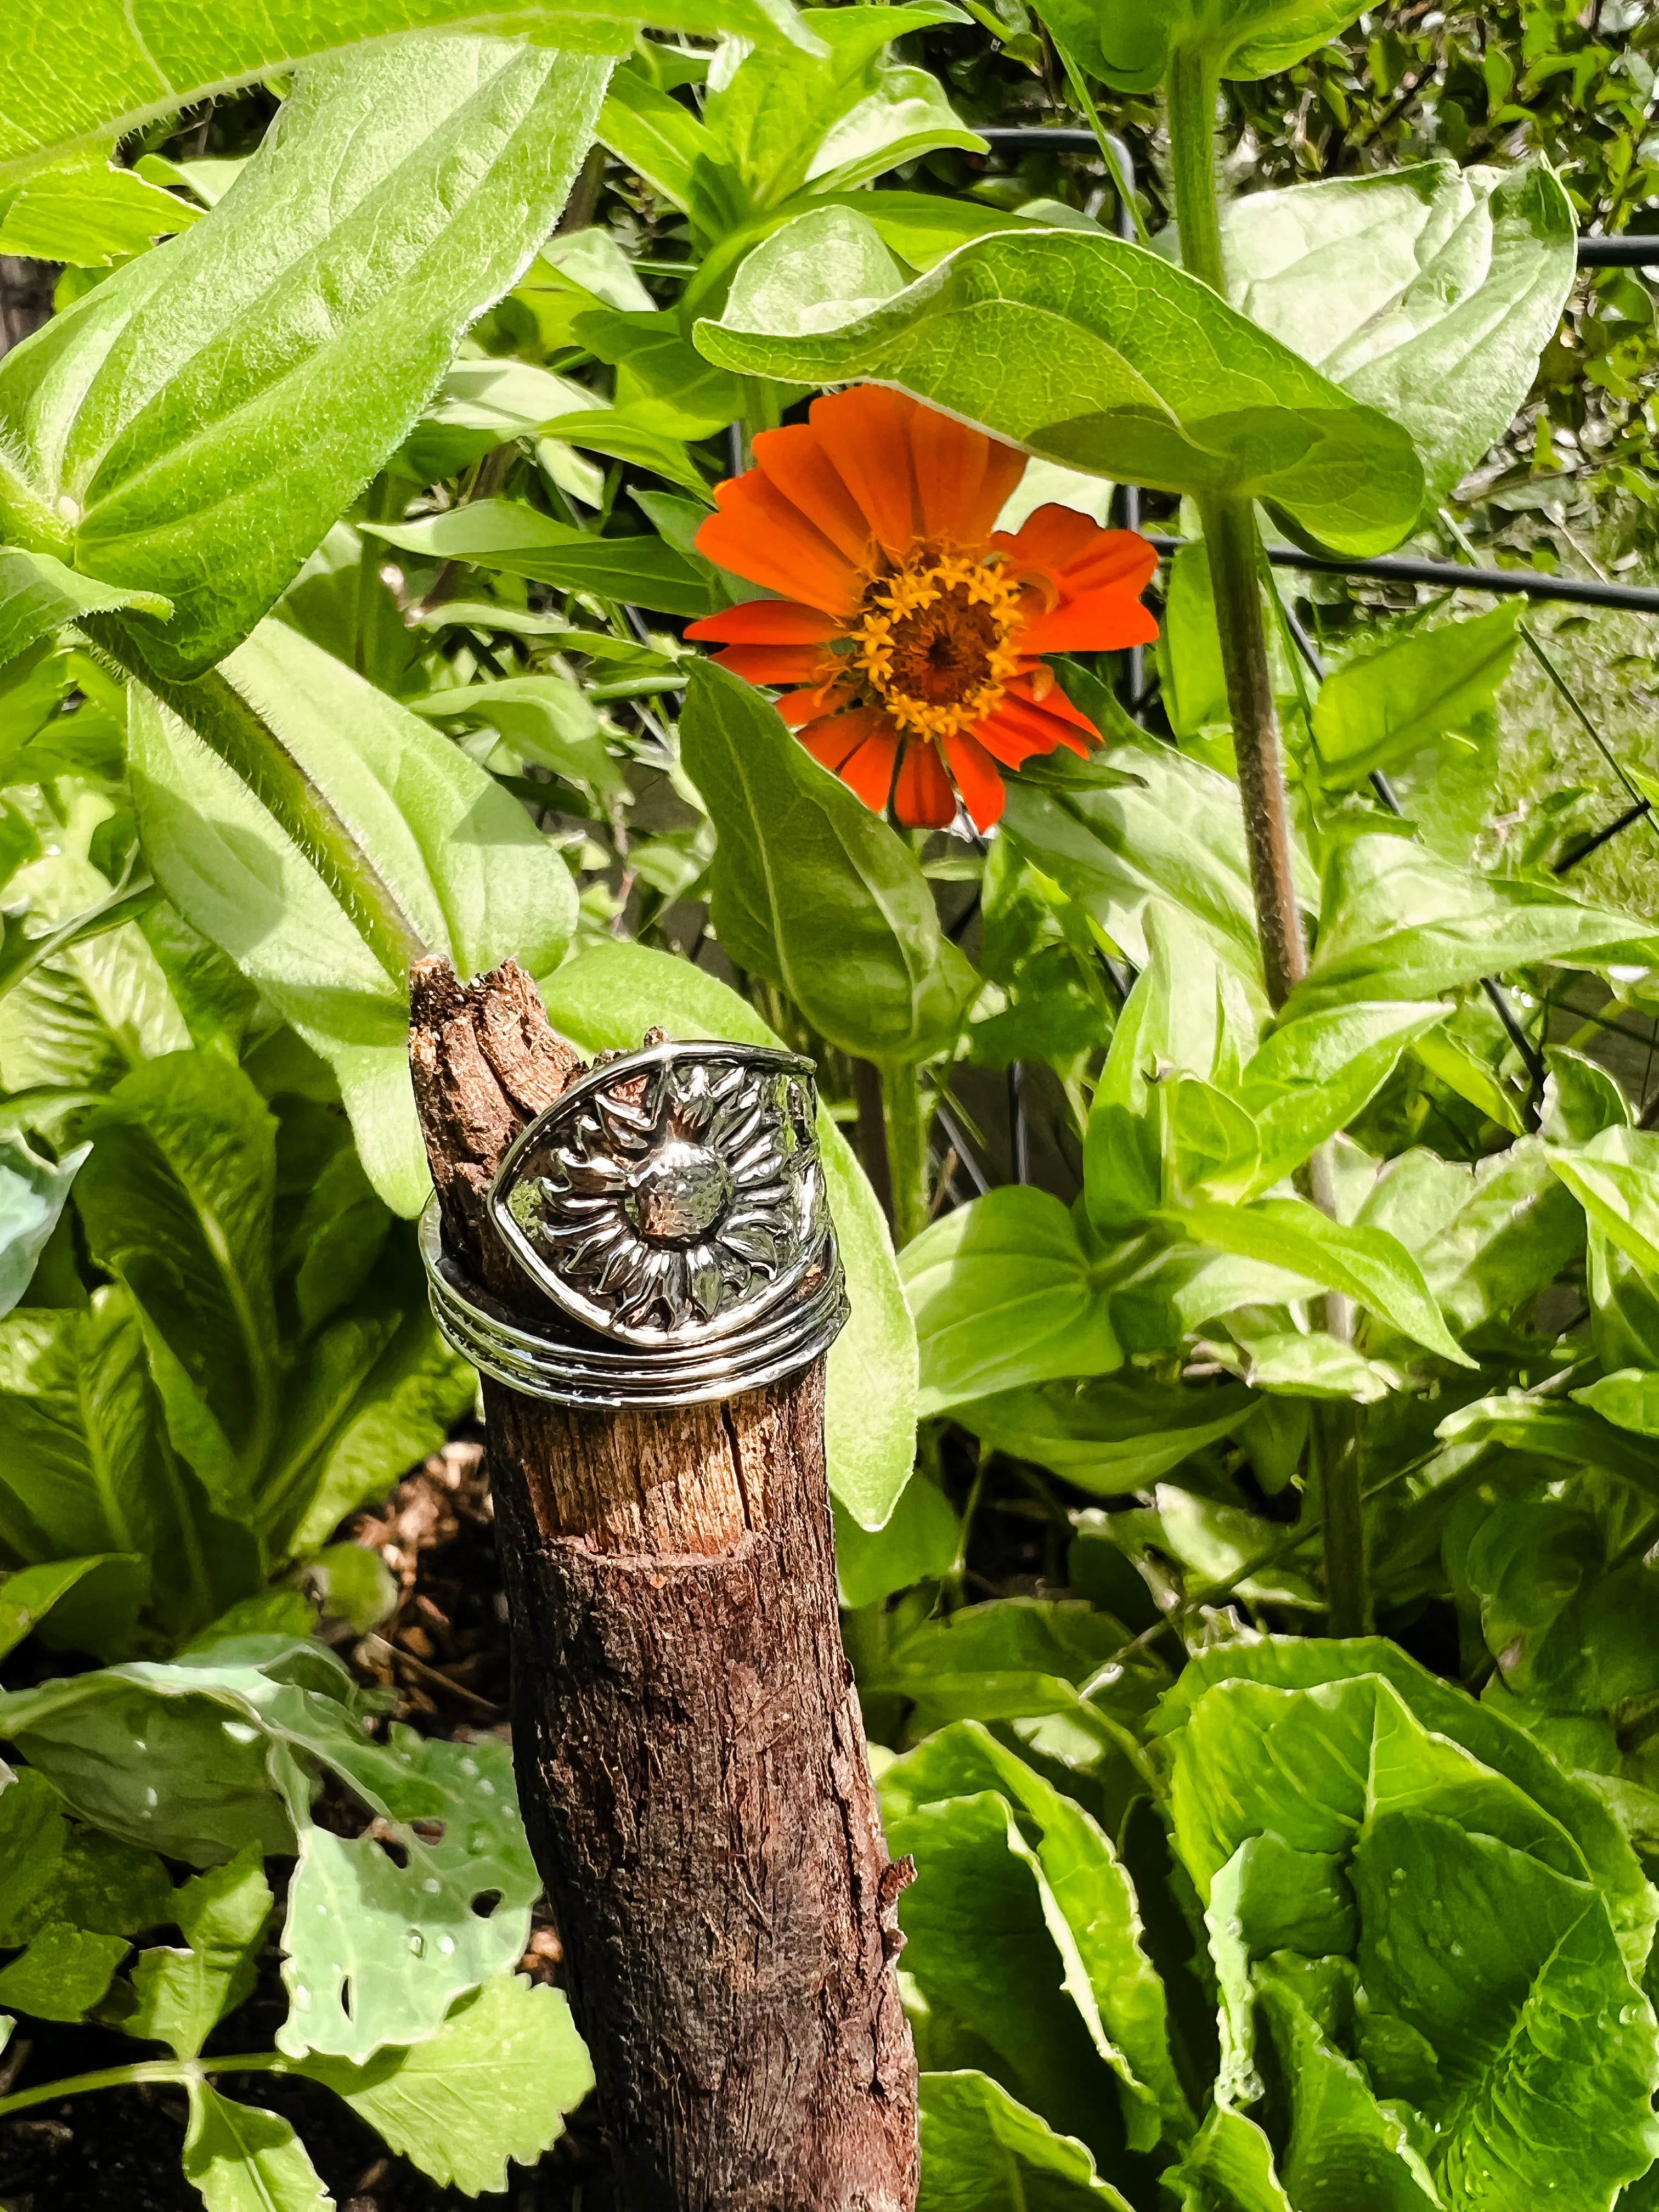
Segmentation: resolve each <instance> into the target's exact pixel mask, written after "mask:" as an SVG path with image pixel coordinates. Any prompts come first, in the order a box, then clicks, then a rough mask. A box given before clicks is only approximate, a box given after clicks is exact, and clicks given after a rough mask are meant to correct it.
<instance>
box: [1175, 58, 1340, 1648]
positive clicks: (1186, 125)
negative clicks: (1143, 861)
mask: <svg viewBox="0 0 1659 2212" xmlns="http://www.w3.org/2000/svg"><path fill="white" fill-rule="evenodd" d="M1219 88H1220V86H1219V79H1218V76H1217V73H1216V70H1215V68H1214V66H1213V64H1212V63H1211V62H1210V61H1209V60H1208V59H1207V58H1206V57H1205V56H1204V55H1202V54H1200V53H1194V52H1182V51H1181V50H1180V49H1177V50H1176V53H1175V55H1174V56H1173V58H1172V59H1171V62H1170V77H1169V83H1168V87H1167V96H1168V102H1169V124H1170V169H1171V173H1172V175H1173V178H1174V183H1175V200H1176V221H1177V222H1178V224H1179V226H1180V231H1181V258H1182V266H1183V267H1184V268H1185V269H1187V270H1188V271H1189V272H1190V273H1191V274H1192V275H1193V276H1197V277H1200V278H1201V279H1202V281H1203V282H1204V283H1206V284H1208V285H1209V286H1210V288H1211V289H1212V291H1215V292H1218V293H1219V294H1220V295H1221V296H1222V297H1223V298H1224V299H1225V296H1226V291H1227V272H1226V264H1225V258H1224V256H1223V253H1222V246H1221V200H1220V194H1219V192H1218V189H1217V179H1216V147H1215V111H1216V97H1217V94H1218V91H1219ZM1199 514H1200V520H1202V523H1203V526H1204V542H1205V545H1206V550H1207V552H1208V555H1209V562H1210V585H1211V589H1212V592H1213V594H1214V598H1215V611H1216V623H1217V626H1218V630H1219V633H1220V641H1221V662H1222V669H1223V672H1224V674H1225V678H1226V684H1227V702H1228V706H1229V708H1230V711H1231V716H1232V725H1233V746H1234V753H1235V757H1236V758H1237V763H1238V788H1239V797H1240V801H1241V804H1242V806H1243V816H1244V838H1245V844H1246V847H1247V849H1248V851H1249V860H1250V881H1251V886H1252V888H1253V890H1254V891H1255V912H1256V925H1257V927H1258V929H1259V931H1260V933H1261V964H1262V971H1263V976H1264V979H1265V981H1266V983H1267V998H1268V1001H1269V1003H1270V1005H1271V1006H1273V1011H1274V1012H1275V1013H1277V1012H1278V1011H1279V1008H1280V1007H1282V1006H1284V1004H1285V1000H1286V999H1288V998H1289V996H1290V994H1291V992H1292V991H1293V990H1294V989H1295V987H1296V986H1297V983H1299V982H1300V981H1301V980H1302V978H1303V977H1304V975H1306V974H1307V972H1308V943H1307V937H1306V934H1305V933H1304V929H1303V926H1302V910H1301V907H1300V905H1299V904H1298V902H1297V895H1296V875H1295V870H1294V866H1293V864H1292V860H1291V825H1290V798H1289V794H1288V793H1287V792H1286V789H1285V760H1284V750H1283V747H1282V745H1281V743H1280V739H1279V714H1278V709H1277V708H1276V706H1275V704H1274V701H1273V678H1272V672H1271V670H1270V667H1269V665H1268V660H1267V626H1266V623H1264V621H1263V619H1262V611H1261V572H1262V566H1263V556H1262V550H1261V536H1260V533H1259V532H1258V531H1257V529H1256V526H1255V506H1254V503H1253V502H1252V501H1250V500H1249V499H1248V498H1246V497H1244V496H1243V495H1239V494H1237V493H1216V494H1212V495H1210V496H1209V497H1207V498H1204V499H1200V501H1199ZM1308 1191H1309V1195H1310V1197H1311V1199H1312V1200H1313V1201H1314V1203H1315V1204H1316V1206H1320V1207H1321V1208H1322V1210H1323V1211H1324V1212H1328V1213H1333V1214H1334V1212H1335V1211H1336V1207H1335V1197H1336V1192H1335V1186H1334V1177H1333V1176H1332V1173H1331V1163H1330V1161H1329V1160H1328V1158H1325V1157H1324V1155H1323V1154H1322V1153H1316V1155H1315V1157H1314V1158H1313V1159H1312V1160H1311V1161H1310V1164H1309V1178H1308ZM1323 1319H1324V1322H1325V1326H1326V1328H1328V1330H1329V1332H1330V1334H1332V1335H1334V1336H1338V1337H1343V1338H1346V1337H1349V1336H1351V1335H1352V1309H1351V1308H1350V1307H1349V1304H1348V1302H1347V1300H1346V1298H1340V1297H1330V1298H1328V1299H1327V1300H1326V1302H1325V1312H1324V1316H1323ZM1311 1461H1312V1468H1311V1472H1312V1474H1313V1477H1314V1480H1313V1483H1312V1485H1311V1486H1310V1487H1311V1490H1312V1492H1313V1496H1312V1498H1310V1504H1315V1505H1316V1509H1317V1510H1318V1513H1319V1515H1320V1517H1321V1519H1322V1524H1323V1538H1324V1549H1325V1581H1326V1595H1327V1599H1328V1607H1329V1613H1328V1623H1329V1627H1330V1630H1331V1632H1332V1634H1333V1635H1336V1636H1350V1635H1356V1634H1358V1633H1359V1632H1361V1631H1363V1629H1364V1627H1365V1626H1366V1621H1367V1614H1368V1611H1369V1606H1368V1600H1367V1593H1366V1577H1365V1550H1364V1520H1363V1515H1362V1510H1361V1501H1360V1495H1359V1451H1358V1434H1357V1429H1356V1424H1355V1422H1354V1419H1353V1413H1352V1407H1348V1406H1346V1405H1344V1406H1330V1407H1319V1408H1318V1409H1317V1410H1316V1415H1315V1419H1314V1423H1313V1448H1312V1453H1311Z"/></svg>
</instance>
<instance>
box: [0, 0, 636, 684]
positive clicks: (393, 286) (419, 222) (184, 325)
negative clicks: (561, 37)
mask: <svg viewBox="0 0 1659 2212" xmlns="http://www.w3.org/2000/svg"><path fill="white" fill-rule="evenodd" d="M605 74H606V70H605V64H603V63H602V62H600V61H598V60H596V59H591V58H582V57H571V56H568V55H566V56H560V55H556V54H554V53H552V52H549V51H548V50H547V49H545V48H544V47H538V46H511V45H507V44H504V43H501V42H498V41H495V40H472V41H471V42H470V43H463V42H462V41H460V40H456V39H453V38H441V39H404V40H398V41H397V42H396V43H394V44H392V45H388V46H382V47H377V48H374V49H373V50H371V51H369V52H367V53H362V54H358V55H355V56H353V57H352V58H349V59H348V60H343V61H339V62H329V63H322V64H318V65H317V66H315V67H314V68H313V69H311V70H307V71H306V72H305V74H304V75H303V76H302V77H301V80H300V82H299V83H298V85H297V86H296V88H295V90H294V91H293V92H292V93H291V94H290V95H289V98H288V100H286V101H285V102H284V104H283V109H282V112H281V113H280V114H279V115H278V117H277V118H276V122H275V123H274V124H273V125H272V126H271V128H270V131H269V132H268V133H267V135H266V137H265V138H264V142H263V143H262V144H261V145H260V148H259V150H258V153H256V154H255V155H253V157H252V160H251V161H249V162H248V164H247V166H246V168H245V169H244V170H243V171H242V172H241V173H240V176H239V177H238V178H237V180H236V183H235V184H234V186H233V187H232V189H231V190H230V191H229V192H228V193H227V194H226V196H225V197H224V198H223V199H222V201H221V202H220V203H219V204H218V206H217V207H216V208H214V209H213V210H211V211H210V213H209V214H208V215H206V216H204V218H203V220H202V221H201V222H200V223H198V224H197V226H196V228H194V229H193V230H192V231H191V232H189V233H188V234H186V235H185V237H183V238H181V239H179V240H175V241H174V242H173V245H171V246H168V247H167V248H165V249H161V248H158V249H156V251H155V252H153V253H149V254H146V255H144V256H143V257H142V258H140V259H139V260H137V261H135V262H132V263H131V264H128V266H127V267H126V268H125V269H124V270H120V271H118V272H117V275H116V276H114V277H112V278H111V279H110V280H109V281H108V282H107V283H106V284H104V285H101V286H100V287H99V288H98V289H97V291H96V292H95V293H94V294H93V295H88V298H87V299H86V300H85V301H83V302H82V305H81V306H80V307H79V309H78V311H77V312H76V313H70V314H67V315H64V316H63V317H60V318H58V319H57V320H56V321H54V322H53V323H52V324H51V325H49V326H48V328H47V329H46V331H44V332H43V333H42V334H41V337H40V341H38V342H37V343H36V344H35V346H34V347H33V348H32V349H30V351H29V352H28V353H27V355H25V354H23V353H21V352H18V353H15V354H13V355H12V356H10V357H9V359H8V361H7V362H6V363H5V365H4V368H3V369H0V428H3V430H4V431H5V433H6V434H7V435H8V436H9V439H10V441H11V442H12V443H13V444H14V446H15V448H16V450H17V454H18V458H19V459H20V461H21V464H22V465H23V466H24V468H25V470H26V471H27V472H29V473H30V474H31V476H32V477H33V489H34V490H35V492H36V493H37V494H38V495H40V497H41V498H43V499H44V500H45V501H46V503H47V505H48V506H57V505H58V502H60V501H68V502H70V506H69V508H68V510H67V512H68V513H70V514H71V515H72V516H73V518H74V519H73V521H72V523H71V524H70V529H71V531H72V537H71V539H70V542H71V544H72V546H73V560H74V565H75V567H76V568H80V569H82V570H84V571H86V572H87V573H88V574H91V575H94V576H97V577H99V578H100V579H101V580H104V581H106V582H108V583H112V584H118V585H123V586H128V587H130V588H131V589H135V590H142V591H146V592H164V593H165V594H166V595H167V597H168V598H169V599H172V600H173V603H174V613H173V619H172V621H171V623H169V624H168V626H167V629H166V630H165V631H150V632H142V631H140V630H138V629H136V628H131V627H129V629H127V631H126V632H125V636H126V640H127V642H128V644H129V646H130V647H131V650H132V652H133V653H134V654H135V655H136V657H137V659H139V661H140V663H141V664H142V665H144V666H146V667H148V668H149V669H150V670H151V671H153V672H154V673H155V674H156V675H157V676H158V677H161V678H167V679H171V680H173V681H178V680H180V679H184V678H190V677H192V676H195V675H197V674H199V673H200V672H201V671H203V670H204V669H206V668H208V667H210V666H211V665H212V664H213V663H214V662H215V661H217V660H219V659H222V657H223V655H224V654H225V653H227V652H228V651H229V649H230V648H231V647H233V646H234V645H236V644H237V643H239V642H240V640H241V639H243V638H244V637H246V635H247V634H248V633H249V631H251V630H252V629H253V627H254V625H255V623H257V622H258V620H259V618H260V617H261V616H262V615H263V614H264V613H265V612H266V611H267V610H268V609H269V608H270V605H271V603H272V601H273V600H274V599H276V596H277V594H278V593H279V592H281V591H282V590H283V588H284V586H287V585H288V584H289V583H290V582H291V581H292V580H293V578H294V576H295V574H296V573H297V572H298V570H299V568H300V566H301V562H303V561H304V560H305V559H306V557H307V555H308V554H309V553H310V552H311V551H312V550H313V547H314V546H315V545H316V544H318V543H319V540H320V539H321V538H323V536H324V535H325V532H326V531H327V530H328V529H329V527H330V526H331V524H332V523H334V522H335V521H337V520H338V518H339V515H340V513H341V512H342V510H343V508H344V507H346V506H347V505H348V504H349V501H351V499H352V498H353V496H354V495H356V492H357V491H358V490H359V489H361V487H362V485H363V484H364V483H366V482H367V481H368V478H369V477H372V476H373V475H374V472H375V471H376V470H377V469H379V468H380V466H381V465H382V464H383V463H384V462H385V461H386V459H387V458H388V456H389V455H390V454H391V453H393V452H394V451H395V450H396V448H397V447H398V444H399V443H400V442H401V441H402V439H403V437H404V434H405V433H406V431H407V430H408V429H409V428H410V424H411V423H412V422H414V421H415V419H416V416H417V415H418V413H419V411H420V409H421V406H422V403H423V402H424V400H425V399H426V397H427V395H428V392H430V390H431V388H432V386H433V385H434V384H435V382H436V381H437V380H438V378H439V376H440V375H441V374H442V372H443V370H444V369H445V368H447V365H448V363H449V361H450V359H451V357H452V356H453V353H454V351H455V349H456V346H457V345H458V343H459V340H460V337H461V335H462V333H463V332H464V331H465V329H466V327H467V325H468V324H469V323H471V321H472V319H474V317H475V316H477V313H479V311H480V310H481V309H482V308H483V307H486V306H488V305H489V303H490V302H491V301H493V300H495V299H496V298H497V297H499V296H500V295H501V293H502V292H504V291H505V290H506V289H507V287H508V285H510V284H511V283H512V282H513V278H514V277H515V276H517V275H518V273H519V271H520V269H521V268H522V267H523V266H524V264H525V263H526V261H527V260H528V259H529V258H530V255H531V253H532V252H533V250H534V248H535V247H536V246H538V244H539V243H540V241H541V240H542V239H543V238H544V237H545V235H546V234H547V232H548V231H549V229H550V228H551V226H552V222H553V220H554V218H555V217H556V215H557V214H558V212H559V210H560V209H561V207H562V205H563V203H564V197H565V194H566V192H567V191H568V189H569V185H570V181H571V179H572V177H573V176H574V173H575V170H576V167H577V166H578V164H579V163H580V161H581V159H582V157H583V155H584V154H585V152H586V147H587V143H588V139H589V135H590V131H591V128H592V118H593V117H594V116H595V115H596V114H597V112H598V108H599V100H600V98H601V96H602V94H603V91H604V85H605ZM366 117H368V118H370V120H369V121H368V123H367V124H366V123H365V118H366ZM394 207H395V209H396V210H397V220H396V221H395V222H393V221H391V220H389V219H388V210H391V209H392V208H394ZM49 550H52V549H49Z"/></svg>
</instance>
